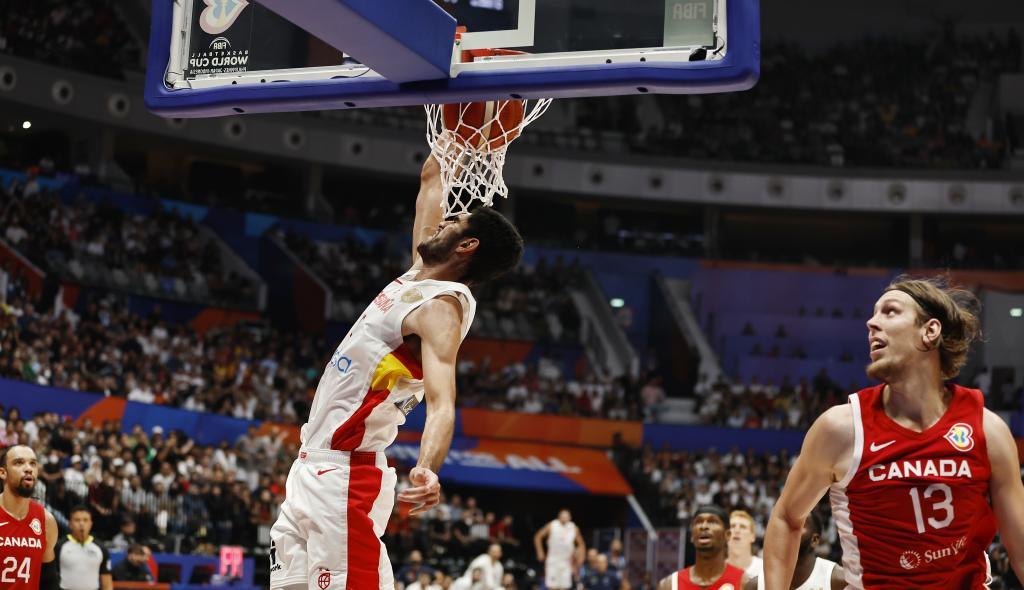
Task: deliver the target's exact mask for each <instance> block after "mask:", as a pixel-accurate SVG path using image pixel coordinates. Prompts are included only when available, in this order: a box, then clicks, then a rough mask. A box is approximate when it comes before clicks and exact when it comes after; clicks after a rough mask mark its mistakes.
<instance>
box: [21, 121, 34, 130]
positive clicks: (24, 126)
mask: <svg viewBox="0 0 1024 590" xmlns="http://www.w3.org/2000/svg"><path fill="white" fill-rule="evenodd" d="M21 128H22V129H31V128H32V121H24V122H22V124H21Z"/></svg>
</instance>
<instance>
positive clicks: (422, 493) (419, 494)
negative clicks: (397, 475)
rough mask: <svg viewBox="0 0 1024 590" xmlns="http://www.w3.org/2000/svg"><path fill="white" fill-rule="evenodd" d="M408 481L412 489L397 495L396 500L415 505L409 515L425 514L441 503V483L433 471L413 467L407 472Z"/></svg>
mask: <svg viewBox="0 0 1024 590" xmlns="http://www.w3.org/2000/svg"><path fill="white" fill-rule="evenodd" d="M409 481H410V482H411V483H412V487H411V488H409V489H407V490H405V491H404V492H402V493H400V494H398V499H399V500H400V501H402V502H408V503H409V504H415V506H413V508H412V510H410V511H409V514H410V515H413V514H420V513H423V512H426V511H427V510H430V509H431V508H433V507H434V506H437V503H438V502H440V501H441V482H440V481H438V479H437V474H436V473H434V472H433V471H431V470H429V469H427V468H426V467H414V468H413V469H412V471H410V472H409Z"/></svg>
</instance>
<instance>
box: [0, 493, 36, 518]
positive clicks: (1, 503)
mask: <svg viewBox="0 0 1024 590" xmlns="http://www.w3.org/2000/svg"><path fill="white" fill-rule="evenodd" d="M31 502H32V500H31V499H30V498H22V497H21V496H19V495H17V494H12V493H11V492H3V493H0V507H2V508H3V509H4V512H6V513H7V514H10V515H11V516H13V517H14V518H16V519H18V520H22V519H23V518H25V517H26V516H28V507H29V504H30V503H31Z"/></svg>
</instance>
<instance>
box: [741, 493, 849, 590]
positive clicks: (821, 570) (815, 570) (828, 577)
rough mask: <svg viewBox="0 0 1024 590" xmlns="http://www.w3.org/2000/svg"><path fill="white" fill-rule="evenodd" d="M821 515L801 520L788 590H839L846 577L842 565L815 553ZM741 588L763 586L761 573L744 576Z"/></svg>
mask: <svg viewBox="0 0 1024 590" xmlns="http://www.w3.org/2000/svg"><path fill="white" fill-rule="evenodd" d="M821 529H822V527H821V519H819V518H818V515H817V514H815V513H813V512H812V513H811V514H810V515H808V516H807V520H805V521H804V531H803V533H802V534H801V535H800V553H799V555H798V556H797V559H796V568H795V569H794V570H793V581H792V582H790V586H789V587H790V590H843V589H844V588H846V579H845V576H844V573H843V567H842V566H841V565H839V564H838V563H836V562H834V561H829V560H828V559H824V558H821V557H818V555H817V554H816V553H815V552H814V548H815V547H817V546H818V544H819V543H820V542H821ZM743 588H744V590H764V576H763V575H762V576H758V577H756V578H748V581H747V583H746V584H745V585H744V587H743Z"/></svg>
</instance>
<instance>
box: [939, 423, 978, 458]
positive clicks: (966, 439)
mask: <svg viewBox="0 0 1024 590" xmlns="http://www.w3.org/2000/svg"><path fill="white" fill-rule="evenodd" d="M973 435H974V429H973V428H971V425H970V424H964V423H963V422H957V423H956V424H954V425H952V426H950V427H949V432H947V433H946V436H944V437H943V438H945V439H946V440H948V441H949V444H951V445H953V448H954V449H956V450H958V451H961V452H964V453H966V452H967V451H970V450H971V449H973V448H974V436H973Z"/></svg>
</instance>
